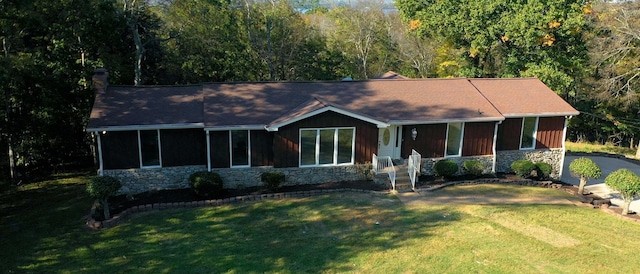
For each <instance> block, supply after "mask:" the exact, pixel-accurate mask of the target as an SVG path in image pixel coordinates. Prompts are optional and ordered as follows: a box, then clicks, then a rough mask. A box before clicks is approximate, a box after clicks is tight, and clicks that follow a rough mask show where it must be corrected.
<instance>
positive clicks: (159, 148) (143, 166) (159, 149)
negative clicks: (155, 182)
mask: <svg viewBox="0 0 640 274" xmlns="http://www.w3.org/2000/svg"><path fill="white" fill-rule="evenodd" d="M140 131H149V130H138V160H140V168H161V167H162V149H161V148H162V144H161V143H160V130H159V129H156V136H157V138H158V162H159V163H160V164H159V165H153V166H145V165H143V164H142V139H141V138H140Z"/></svg>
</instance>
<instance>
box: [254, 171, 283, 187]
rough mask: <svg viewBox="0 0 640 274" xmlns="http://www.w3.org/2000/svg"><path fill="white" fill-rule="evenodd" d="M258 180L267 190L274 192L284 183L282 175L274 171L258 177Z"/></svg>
mask: <svg viewBox="0 0 640 274" xmlns="http://www.w3.org/2000/svg"><path fill="white" fill-rule="evenodd" d="M260 179H261V180H262V182H263V183H264V185H265V186H266V187H267V188H268V189H269V190H271V191H275V190H277V189H278V188H280V185H282V183H284V173H282V172H280V171H275V170H273V171H267V172H265V173H262V175H260Z"/></svg>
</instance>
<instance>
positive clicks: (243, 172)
mask: <svg viewBox="0 0 640 274" xmlns="http://www.w3.org/2000/svg"><path fill="white" fill-rule="evenodd" d="M204 170H207V167H206V166H180V167H164V168H145V169H116V170H105V171H104V175H105V176H113V177H116V178H119V179H120V181H121V182H122V188H121V189H120V191H119V194H137V193H141V192H145V191H150V190H161V189H180V188H188V187H189V175H191V174H192V173H194V172H196V171H204ZM270 170H276V171H280V172H282V173H284V174H285V182H284V185H285V186H288V185H304V184H321V183H328V182H339V181H357V180H371V179H373V171H372V170H371V164H357V165H352V166H333V167H305V168H297V167H296V168H273V167H250V168H220V169H217V168H216V169H212V170H211V171H212V172H216V173H218V174H220V176H221V177H222V181H223V185H224V188H228V189H230V188H239V187H240V188H241V187H252V186H261V185H262V181H261V180H260V175H262V173H264V172H267V171H270Z"/></svg>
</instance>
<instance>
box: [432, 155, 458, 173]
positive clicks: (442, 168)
mask: <svg viewBox="0 0 640 274" xmlns="http://www.w3.org/2000/svg"><path fill="white" fill-rule="evenodd" d="M433 171H434V172H435V174H436V176H443V177H451V176H453V175H455V174H456V173H457V172H458V164H457V163H456V162H454V161H452V160H449V159H442V160H439V161H437V162H436V163H435V164H433Z"/></svg>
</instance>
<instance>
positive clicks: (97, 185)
mask: <svg viewBox="0 0 640 274" xmlns="http://www.w3.org/2000/svg"><path fill="white" fill-rule="evenodd" d="M121 187H122V184H121V183H120V179H118V178H116V177H111V176H99V177H93V178H91V180H89V183H87V193H89V196H91V197H92V198H94V199H96V200H98V202H99V203H100V206H102V212H103V216H104V219H105V220H107V219H109V218H111V214H110V212H109V197H110V196H112V195H115V194H116V193H118V190H119V189H120V188H121Z"/></svg>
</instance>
